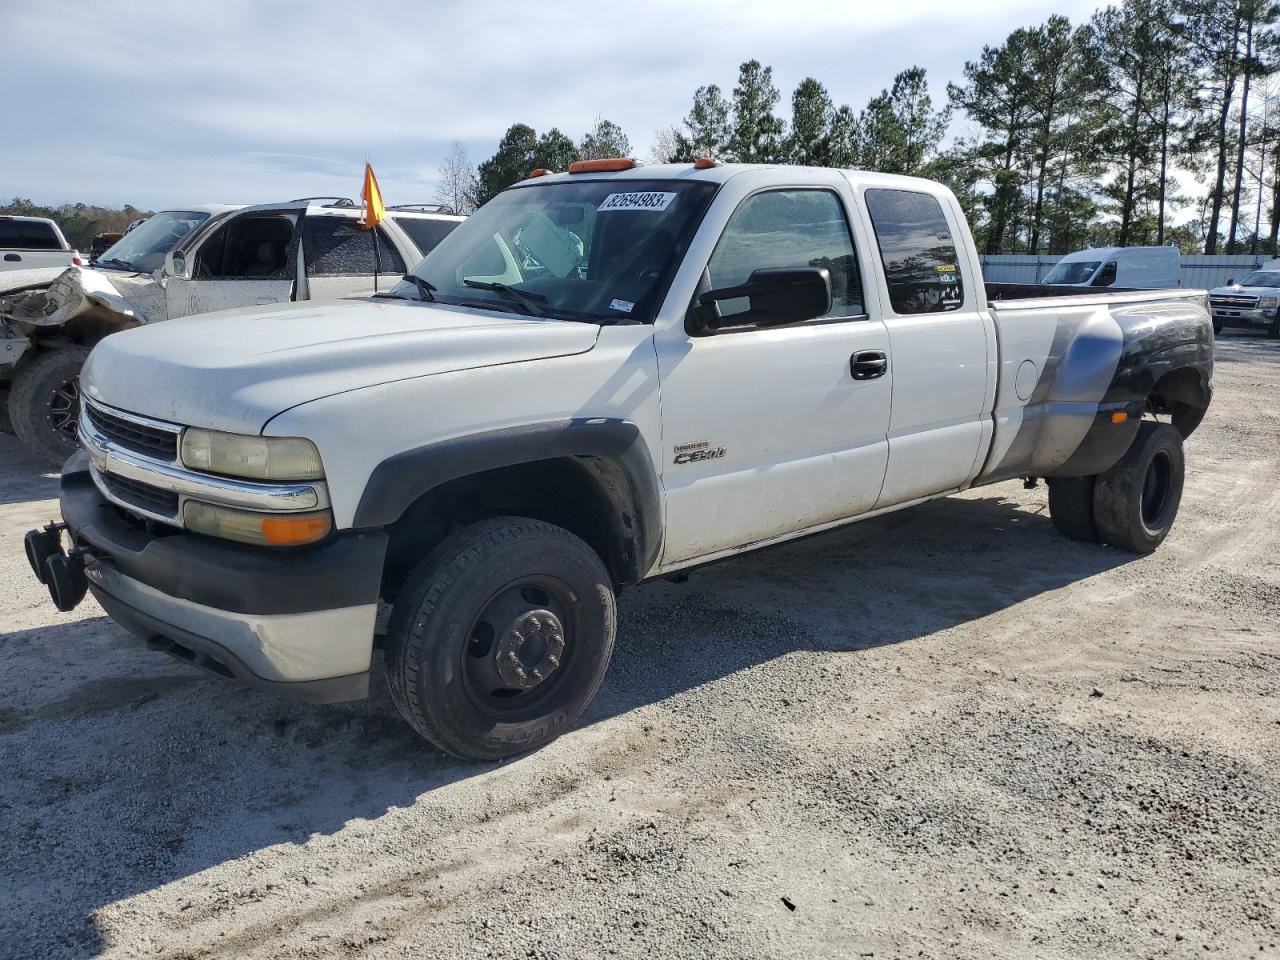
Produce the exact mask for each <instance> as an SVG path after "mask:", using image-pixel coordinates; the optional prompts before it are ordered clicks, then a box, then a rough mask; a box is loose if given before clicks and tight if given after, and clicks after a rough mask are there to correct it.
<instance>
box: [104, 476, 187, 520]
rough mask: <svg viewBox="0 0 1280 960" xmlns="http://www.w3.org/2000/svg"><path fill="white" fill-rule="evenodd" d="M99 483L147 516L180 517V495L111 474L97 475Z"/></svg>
mask: <svg viewBox="0 0 1280 960" xmlns="http://www.w3.org/2000/svg"><path fill="white" fill-rule="evenodd" d="M95 472H96V471H95ZM95 479H97V481H98V483H99V484H100V485H101V486H103V487H104V488H106V491H107V492H108V493H110V494H113V495H114V496H115V497H116V498H117V499H118V500H120V501H121V502H122V503H127V504H129V505H130V506H132V507H136V508H138V509H139V510H140V511H143V512H144V513H145V514H147V515H151V516H154V515H157V514H159V515H162V516H164V517H168V518H176V517H177V516H178V495H177V494H176V493H172V492H170V491H168V490H161V489H160V488H159V487H153V486H151V485H150V484H149V483H139V482H138V481H137V480H130V479H128V478H127V477H120V476H116V475H115V474H111V473H97V476H96V478H95Z"/></svg>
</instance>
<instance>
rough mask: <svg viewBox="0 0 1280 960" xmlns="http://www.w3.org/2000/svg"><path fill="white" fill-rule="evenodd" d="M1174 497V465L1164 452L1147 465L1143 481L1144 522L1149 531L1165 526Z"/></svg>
mask: <svg viewBox="0 0 1280 960" xmlns="http://www.w3.org/2000/svg"><path fill="white" fill-rule="evenodd" d="M1172 496H1173V464H1171V463H1170V462H1169V454H1167V453H1165V452H1164V451H1163V450H1162V451H1160V452H1159V453H1157V454H1156V455H1155V456H1154V457H1152V458H1151V462H1150V463H1149V464H1147V475H1146V477H1144V478H1143V481H1142V522H1143V524H1144V525H1145V526H1146V528H1147V529H1148V530H1159V529H1161V528H1162V527H1163V526H1164V521H1165V514H1166V513H1168V510H1169V502H1170V500H1171V499H1172Z"/></svg>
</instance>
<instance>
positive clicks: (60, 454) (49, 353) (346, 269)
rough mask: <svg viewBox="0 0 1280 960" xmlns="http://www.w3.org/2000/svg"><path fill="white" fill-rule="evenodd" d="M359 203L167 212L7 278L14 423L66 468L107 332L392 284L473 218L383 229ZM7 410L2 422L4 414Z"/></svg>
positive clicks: (416, 220) (392, 215) (425, 209)
mask: <svg viewBox="0 0 1280 960" xmlns="http://www.w3.org/2000/svg"><path fill="white" fill-rule="evenodd" d="M359 217H360V209H359V208H358V207H357V206H355V205H354V204H353V203H352V202H351V201H350V200H344V199H335V198H305V199H301V200H293V201H289V202H287V203H274V204H263V205H259V206H252V207H235V206H226V205H196V206H192V207H188V208H186V209H183V210H166V211H163V212H161V213H157V214H156V215H155V216H153V217H151V218H150V219H148V220H147V221H145V222H144V223H143V224H141V225H140V226H139V227H138V228H137V229H135V230H131V231H129V232H128V233H126V234H125V235H124V236H123V237H122V238H121V239H120V240H119V241H118V242H117V243H116V244H115V245H114V246H112V247H111V248H109V249H108V250H106V251H105V252H104V253H103V254H102V256H101V257H100V258H98V259H97V260H95V261H94V262H93V263H92V264H91V265H90V267H89V268H81V267H72V268H70V269H68V270H66V271H65V272H64V273H62V274H60V275H59V276H58V277H57V278H56V279H54V280H52V282H50V280H49V279H48V278H47V277H46V278H44V280H43V282H42V283H38V284H25V285H21V286H20V287H19V288H18V289H14V287H12V286H8V287H4V286H0V293H4V291H6V290H7V294H5V295H0V401H5V400H6V397H5V396H4V392H5V391H6V389H7V392H8V397H7V409H8V414H9V421H10V423H11V425H12V430H13V432H14V433H16V434H17V435H18V436H19V438H21V440H22V441H23V442H24V443H25V444H26V445H27V446H28V447H29V448H30V449H31V450H32V451H33V452H35V453H37V454H39V455H41V456H43V457H44V458H46V459H47V460H49V461H50V462H51V463H55V464H61V463H62V462H63V461H64V460H66V458H67V457H68V456H70V455H71V454H72V453H74V452H75V450H76V434H75V431H76V421H77V418H78V417H79V413H80V391H79V376H80V368H81V366H82V365H83V364H84V361H85V358H86V357H87V356H88V355H89V350H90V349H91V348H92V347H93V346H94V345H95V344H96V343H98V341H100V340H102V338H103V337H105V336H107V335H108V334H111V333H115V332H117V331H120V330H128V329H131V328H133V327H139V326H143V325H147V324H152V323H156V322H158V321H161V320H171V319H175V318H177V317H187V316H191V315H193V314H202V313H210V312H212V311H215V310H224V309H228V308H232V307H245V306H249V307H253V306H265V305H268V304H274V303H286V302H289V301H292V300H332V299H335V298H337V297H347V296H363V295H367V294H370V293H375V292H376V291H377V290H378V289H379V287H381V288H382V289H387V288H388V287H390V286H391V285H392V284H393V283H395V282H397V281H398V280H399V279H400V277H401V276H402V275H403V274H404V272H405V271H406V270H407V269H410V268H411V267H413V266H414V265H415V264H416V263H417V262H418V261H419V260H420V259H422V257H423V256H424V255H425V254H426V253H427V252H428V251H430V250H431V249H432V248H433V247H434V246H435V245H436V244H437V243H439V242H440V240H441V239H443V238H444V237H445V236H446V235H447V234H448V233H449V231H451V230H452V229H453V228H454V227H455V226H457V225H458V223H460V222H461V221H462V220H463V219H464V218H463V217H460V216H456V215H454V214H453V213H452V212H450V211H448V210H446V209H444V208H439V207H434V206H429V205H418V206H407V207H393V208H391V209H390V210H388V215H387V219H386V220H384V221H383V223H382V224H381V225H380V226H379V227H378V228H377V229H376V230H373V231H369V230H365V229H363V227H361V225H360V224H359V222H358V219H359ZM2 419H3V418H0V420H2Z"/></svg>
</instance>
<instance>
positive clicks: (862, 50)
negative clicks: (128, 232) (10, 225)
mask: <svg viewBox="0 0 1280 960" xmlns="http://www.w3.org/2000/svg"><path fill="white" fill-rule="evenodd" d="M1096 6H1098V3H1097V0H1055V2H1033V0H966V2H964V3H955V2H954V0H952V2H941V0H899V2H896V3H893V2H890V3H882V2H866V0H861V2H855V0H837V2H830V3H809V4H805V3H796V2H777V0H774V2H770V3H754V2H746V0H737V2H734V0H697V2H691V0H657V2H647V3H644V4H640V3H637V4H626V3H582V2H580V0H579V2H575V3H558V2H555V0H540V2H537V3H517V2H515V0H506V2H493V0H432V2H430V3H423V2H410V0H381V2H379V3H377V4H364V3H353V2H350V0H347V2H338V0H216V2H214V3H191V2H185V0H130V2H128V3H108V2H94V0H0V38H3V40H4V43H3V46H4V50H5V53H4V76H5V77H6V79H7V80H8V82H7V83H6V84H5V88H6V89H5V97H4V114H5V123H4V131H5V133H4V136H3V138H2V139H0V197H5V198H8V197H13V196H22V197H30V198H31V199H33V200H35V201H37V202H39V203H51V204H52V203H61V202H64V201H74V200H83V201H86V202H92V203H106V204H122V203H132V204H134V205H135V206H138V207H142V208H155V209H158V208H162V207H172V206H181V205H182V204H183V203H191V202H200V201H220V202H250V203H251V202H266V201H272V200H281V199H289V198H292V197H297V196H304V195H319V194H339V195H346V196H356V195H358V193H359V189H360V176H361V172H362V169H363V162H364V159H365V157H366V156H367V157H368V158H369V159H370V160H371V161H372V162H373V164H374V169H375V170H377V172H378V176H379V180H380V181H381V183H382V188H383V194H384V195H385V196H386V198H387V200H388V202H390V203H411V202H426V201H430V200H431V198H432V196H433V194H434V192H435V182H436V177H437V169H438V166H439V163H440V160H441V158H442V157H443V156H444V154H445V153H446V152H447V151H448V148H449V144H450V143H451V142H452V141H454V140H460V141H462V142H463V144H464V145H465V146H466V148H467V151H468V153H469V155H470V158H471V160H472V161H473V162H478V161H480V160H483V159H485V158H486V157H488V156H489V155H490V154H492V153H493V150H494V149H495V147H496V146H497V141H498V138H499V137H501V135H502V133H503V131H504V130H505V129H506V128H507V127H508V126H509V125H510V124H511V123H514V122H517V121H519V122H524V123H527V124H529V125H531V126H533V127H534V128H535V129H537V130H538V131H539V132H542V131H543V130H545V129H547V128H549V127H551V126H558V127H560V129H562V130H564V131H565V132H566V133H568V134H569V135H570V136H572V137H574V138H575V139H577V138H579V137H580V136H581V134H582V133H583V131H585V130H586V129H587V128H588V127H589V126H590V125H591V124H592V122H593V121H594V119H595V118H596V117H597V116H600V115H603V116H605V117H608V118H609V119H611V120H614V121H615V122H617V123H619V124H621V126H622V127H623V129H624V130H625V131H626V133H627V135H628V136H629V137H630V138H631V142H632V152H633V153H634V154H636V155H637V156H640V157H642V158H643V157H645V156H646V155H647V154H648V151H649V147H650V144H651V142H652V139H653V135H654V133H655V131H657V130H658V129H660V128H662V127H664V126H669V125H671V124H674V123H677V122H679V120H680V119H681V118H682V117H683V116H684V115H685V114H686V113H687V111H688V109H689V103H690V99H691V97H692V94H693V91H694V90H695V89H696V88H697V87H698V86H699V85H701V84H704V83H718V84H720V86H721V87H722V88H724V89H725V90H726V91H728V90H729V89H731V88H732V87H733V84H734V81H735V78H736V76H737V66H738V64H739V63H741V62H742V61H743V60H747V59H750V58H752V57H755V58H756V59H759V60H760V61H762V62H763V63H765V64H768V65H771V66H772V67H773V70H774V80H775V82H776V83H777V85H778V87H779V88H780V89H781V90H782V91H783V97H784V100H787V99H789V96H790V91H791V90H792V89H793V88H794V87H795V85H796V83H797V82H798V81H800V80H801V79H802V78H803V77H805V76H808V75H812V76H815V77H817V78H818V79H819V80H821V81H822V82H823V83H824V84H826V86H827V88H828V89H829V90H830V91H831V93H832V96H833V97H834V98H835V99H836V101H837V102H848V103H850V104H852V105H853V106H854V107H855V108H858V107H861V106H862V105H863V104H864V103H865V102H866V100H867V99H868V98H869V97H870V96H872V95H874V94H875V93H876V92H878V91H879V90H880V89H881V88H883V87H885V86H887V85H888V84H889V82H890V81H891V80H892V78H893V75H894V74H895V73H896V72H897V71H899V70H901V69H903V68H905V67H908V66H910V65H912V64H913V63H918V64H920V65H921V66H924V67H925V68H926V69H927V70H928V72H929V78H930V82H931V85H932V88H933V92H934V97H935V101H936V102H939V103H940V102H941V101H942V100H944V99H945V91H946V83H947V81H948V80H956V79H959V76H960V72H961V70H962V68H963V65H964V62H965V60H966V59H973V58H975V57H976V56H977V55H978V54H979V52H980V51H981V49H982V46H983V44H984V43H998V42H999V41H1000V40H1002V39H1003V38H1004V37H1005V36H1006V35H1007V34H1008V32H1009V31H1010V30H1012V29H1013V28H1015V27H1018V26H1024V25H1032V24H1036V23H1040V22H1042V21H1043V20H1045V19H1046V18H1047V17H1048V16H1049V15H1050V14H1051V13H1054V12H1061V13H1064V14H1066V15H1068V16H1070V17H1071V18H1072V19H1073V20H1078V19H1083V18H1085V17H1087V16H1088V15H1089V13H1090V12H1091V11H1092V10H1093V9H1094V8H1095V7H1096ZM364 10H368V11H370V12H368V13H365V12H362V11H364ZM14 78H17V80H16V84H15V82H14ZM784 115H785V111H784Z"/></svg>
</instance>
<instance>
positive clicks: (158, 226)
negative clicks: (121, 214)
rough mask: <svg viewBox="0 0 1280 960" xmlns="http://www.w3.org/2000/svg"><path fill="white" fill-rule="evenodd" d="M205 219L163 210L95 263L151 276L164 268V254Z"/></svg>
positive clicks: (118, 241) (112, 246) (191, 214)
mask: <svg viewBox="0 0 1280 960" xmlns="http://www.w3.org/2000/svg"><path fill="white" fill-rule="evenodd" d="M208 219H209V214H207V213H194V212H192V211H189V210H165V211H164V212H163V213H157V214H156V215H155V216H154V217H151V218H150V219H149V220H146V221H144V222H143V223H142V224H141V225H139V226H137V227H135V228H134V229H132V230H130V231H129V232H128V233H126V234H125V235H124V236H123V237H121V238H120V239H119V240H117V241H116V242H115V243H114V244H112V245H111V246H110V247H108V248H107V249H106V250H105V251H103V253H102V256H100V257H98V258H97V259H98V261H102V262H108V261H110V262H113V263H114V264H117V265H124V264H127V265H128V266H130V267H133V269H135V270H138V271H141V272H142V273H151V272H152V271H154V270H158V269H159V268H160V267H161V266H162V265H163V264H164V256H165V254H166V253H168V252H169V251H170V250H172V249H173V248H174V247H176V246H177V245H178V243H179V242H180V241H182V240H183V239H184V238H185V237H186V236H187V235H188V234H189V233H191V231H192V230H194V229H195V228H196V227H198V226H200V224H202V223H204V222H205V221H206V220H208Z"/></svg>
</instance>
